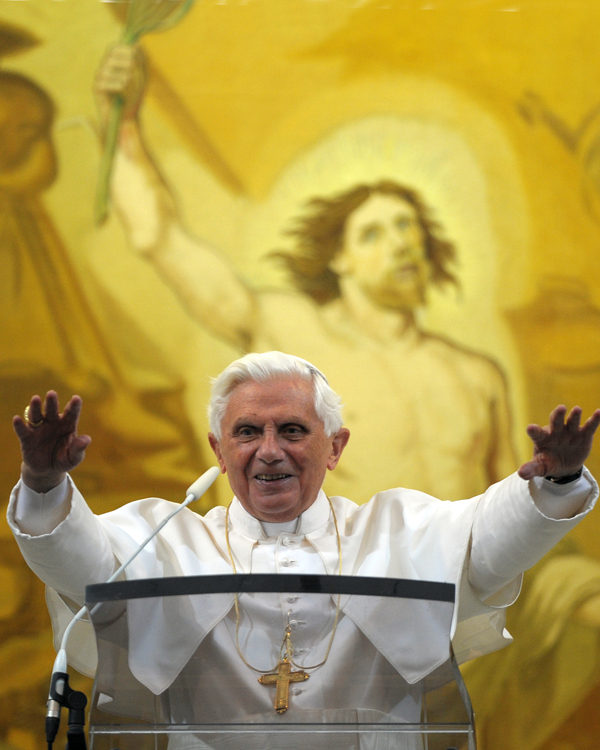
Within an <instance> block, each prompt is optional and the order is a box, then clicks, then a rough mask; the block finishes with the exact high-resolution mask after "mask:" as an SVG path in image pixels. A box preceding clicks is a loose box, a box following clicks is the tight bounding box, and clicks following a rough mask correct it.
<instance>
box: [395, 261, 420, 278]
mask: <svg viewBox="0 0 600 750" xmlns="http://www.w3.org/2000/svg"><path fill="white" fill-rule="evenodd" d="M418 273H419V268H418V266H417V265H416V264H414V263H410V264H407V265H405V266H399V267H398V268H396V270H395V272H394V275H395V277H396V278H397V279H400V280H402V281H406V280H408V279H414V278H415V276H417V274H418Z"/></svg>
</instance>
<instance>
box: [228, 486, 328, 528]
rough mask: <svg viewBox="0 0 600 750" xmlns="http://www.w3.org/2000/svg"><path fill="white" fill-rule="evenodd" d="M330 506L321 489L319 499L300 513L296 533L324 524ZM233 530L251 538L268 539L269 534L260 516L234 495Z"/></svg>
mask: <svg viewBox="0 0 600 750" xmlns="http://www.w3.org/2000/svg"><path fill="white" fill-rule="evenodd" d="M329 515H330V507H329V501H328V500H327V495H326V494H325V493H324V492H323V490H320V491H319V494H318V495H317V499H316V500H315V501H314V503H313V504H312V505H311V506H310V507H309V508H307V509H306V510H305V511H304V513H301V514H300V517H299V523H298V525H297V527H296V531H295V532H294V535H296V536H305V535H306V534H311V533H312V532H313V531H316V530H317V529H319V528H321V527H322V526H324V525H325V524H326V523H327V521H328V520H329ZM229 517H230V519H231V528H232V531H236V532H237V533H238V534H242V535H243V536H247V537H250V539H260V540H262V539H267V535H266V534H265V531H264V529H263V526H262V524H261V522H260V521H259V520H258V518H254V516H251V515H250V513H248V511H247V510H246V509H245V508H244V507H243V505H242V504H241V503H240V501H239V500H238V499H237V497H234V498H233V500H232V502H231V508H230V510H229Z"/></svg>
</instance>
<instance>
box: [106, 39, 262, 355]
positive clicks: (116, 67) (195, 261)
mask: <svg viewBox="0 0 600 750" xmlns="http://www.w3.org/2000/svg"><path fill="white" fill-rule="evenodd" d="M144 86H145V75H144V64H143V57H142V55H141V51H140V50H139V48H137V47H132V46H129V45H119V46H117V47H113V48H112V49H110V50H109V51H108V53H107V55H106V56H105V58H104V60H103V61H102V63H101V65H100V69H99V71H98V73H97V76H96V82H95V93H96V98H97V100H98V109H99V112H100V117H101V120H102V122H103V123H105V122H106V119H107V116H108V112H109V109H110V104H111V100H112V98H113V97H114V96H116V95H120V96H121V97H122V98H123V100H124V109H123V120H122V124H121V131H120V136H119V149H118V152H117V156H116V160H115V169H114V175H113V182H112V192H111V195H112V200H113V204H114V207H115V210H116V212H117V214H118V215H119V217H120V219H121V222H122V224H123V227H124V228H125V232H126V235H127V238H128V240H129V243H130V244H131V246H132V247H133V249H134V250H135V251H136V252H137V253H138V254H139V255H141V256H142V257H144V258H145V259H146V260H148V261H149V262H150V263H152V265H153V266H154V267H155V268H156V270H157V271H158V273H159V274H160V275H161V277H162V278H163V279H164V281H166V283H167V284H168V285H169V286H170V287H171V288H172V289H173V291H174V292H175V294H176V295H177V297H178V298H179V300H180V301H181V303H182V304H183V305H184V307H185V308H186V309H187V311H188V313H189V314H190V315H191V316H192V317H193V318H194V319H195V320H196V321H197V322H199V323H200V324H201V325H203V326H205V327H207V328H208V329H209V330H210V331H211V332H212V333H214V334H215V335H217V336H220V337H222V338H224V339H225V340H226V341H228V342H229V343H231V344H234V345H236V346H242V347H243V348H251V346H252V339H253V335H254V327H255V300H254V294H253V293H252V290H250V289H249V288H248V287H247V286H246V285H245V284H244V283H243V282H242V281H241V280H240V278H239V277H238V276H237V274H236V273H235V271H234V270H233V269H232V268H231V266H230V265H229V264H228V263H227V261H226V260H225V259H224V258H223V257H222V256H221V255H220V254H219V253H218V252H217V251H216V250H214V249H212V248H211V247H210V246H209V245H208V244H206V243H205V242H203V241H202V240H199V239H197V238H195V237H193V236H191V235H190V234H189V233H188V232H187V231H186V230H185V228H184V227H183V225H182V223H181V219H180V216H179V213H178V210H177V206H176V203H175V200H174V197H173V195H172V194H171V192H170V190H169V188H168V186H167V184H166V182H165V180H164V179H163V177H162V175H161V174H160V170H159V169H158V167H157V165H156V164H155V162H154V160H153V159H152V157H151V156H150V153H149V151H148V149H147V148H146V144H145V142H144V139H143V136H142V132H141V128H140V125H139V121H138V113H139V109H140V105H141V102H142V99H143V93H144Z"/></svg>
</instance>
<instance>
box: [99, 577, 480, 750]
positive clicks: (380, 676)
mask: <svg viewBox="0 0 600 750" xmlns="http://www.w3.org/2000/svg"><path fill="white" fill-rule="evenodd" d="M454 598H455V591H454V586H453V585H451V584H446V583H436V582H427V581H412V580H398V579H389V578H366V577H347V576H317V575H293V574H290V575H207V576H194V577H177V578H160V579H145V580H132V581H120V582H115V583H110V584H96V585H93V586H88V588H87V591H86V603H87V606H88V608H89V610H90V617H91V620H92V623H93V626H94V630H95V633H96V640H97V647H98V671H97V676H96V681H95V685H94V692H93V696H92V701H91V709H90V720H89V737H90V747H91V748H92V750H114V749H118V750H134V749H135V750H146V749H148V750H163V749H164V750H167V749H168V750H254V749H256V750H294V749H295V748H298V749H299V748H303V749H305V748H306V749H309V750H392V749H393V750H448V749H449V748H456V749H457V750H475V746H476V745H475V733H474V727H473V715H472V710H471V705H470V701H469V697H468V694H467V691H466V688H465V686H464V683H463V681H462V678H461V676H460V672H459V670H458V667H457V665H456V662H455V660H454V657H453V655H452V650H451V645H450V629H451V624H452V616H453V610H454Z"/></svg>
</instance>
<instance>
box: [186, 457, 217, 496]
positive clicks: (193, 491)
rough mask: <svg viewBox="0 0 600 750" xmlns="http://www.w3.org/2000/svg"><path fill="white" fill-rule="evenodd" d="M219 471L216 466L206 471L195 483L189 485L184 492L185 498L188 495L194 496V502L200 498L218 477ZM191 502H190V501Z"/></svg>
mask: <svg viewBox="0 0 600 750" xmlns="http://www.w3.org/2000/svg"><path fill="white" fill-rule="evenodd" d="M220 473H221V470H220V469H219V467H218V466H211V467H210V469H209V470H208V471H205V472H204V474H202V476H201V477H198V479H196V481H195V482H194V483H193V484H191V485H190V486H189V487H188V488H187V491H186V493H185V494H186V498H187V497H189V496H190V495H193V496H194V500H197V499H198V498H199V497H202V495H204V493H205V492H206V490H207V489H208V488H209V487H210V486H211V484H212V483H213V482H214V481H215V479H216V478H217V477H218V476H219V474H220ZM190 502H191V500H190Z"/></svg>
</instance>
